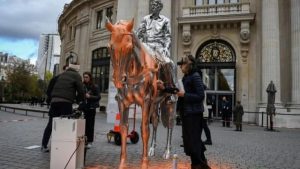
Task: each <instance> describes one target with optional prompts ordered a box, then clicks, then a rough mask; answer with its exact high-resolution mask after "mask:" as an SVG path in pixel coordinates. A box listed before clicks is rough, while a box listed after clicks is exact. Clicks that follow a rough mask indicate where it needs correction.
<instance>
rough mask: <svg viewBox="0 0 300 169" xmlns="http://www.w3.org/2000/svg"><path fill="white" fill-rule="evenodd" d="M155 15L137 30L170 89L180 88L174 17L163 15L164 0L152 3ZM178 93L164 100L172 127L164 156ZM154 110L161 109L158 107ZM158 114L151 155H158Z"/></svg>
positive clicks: (164, 116)
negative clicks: (174, 51) (172, 52)
mask: <svg viewBox="0 0 300 169" xmlns="http://www.w3.org/2000/svg"><path fill="white" fill-rule="evenodd" d="M150 5H151V12H152V13H151V14H149V15H147V16H145V17H144V18H143V20H142V22H141V24H140V26H139V28H138V30H137V32H136V34H137V36H138V38H139V39H140V40H141V42H142V43H143V45H144V47H145V49H146V50H147V51H148V52H149V53H150V54H151V55H152V56H154V57H155V60H157V61H158V63H159V65H160V70H159V78H160V79H161V80H162V81H163V82H164V85H165V87H166V88H176V86H177V77H176V66H175V64H174V62H173V61H172V60H171V58H170V47H171V28H170V20H169V19H168V18H167V17H165V16H163V15H160V11H161V10H162V8H163V3H162V2H161V0H153V1H152V2H151V4H150ZM176 101H177V96H176V95H170V96H169V97H167V98H166V100H163V101H162V102H161V103H160V110H161V118H162V123H163V126H164V127H166V128H167V129H168V135H167V143H166V149H165V153H164V155H163V157H164V158H165V159H168V158H170V150H171V139H172V128H173V126H174V118H175V110H176ZM154 112H158V110H155V111H154ZM156 117H158V115H156V116H155V117H152V122H153V133H152V140H151V146H150V149H149V153H148V154H149V156H154V154H155V146H156V129H157V123H158V118H156Z"/></svg>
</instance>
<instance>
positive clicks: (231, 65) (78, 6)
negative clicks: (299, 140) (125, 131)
mask: <svg viewBox="0 0 300 169" xmlns="http://www.w3.org/2000/svg"><path fill="white" fill-rule="evenodd" d="M150 1H151V0H122V1H118V0H113V1H111V0H101V1H99V0H88V1H81V0H73V1H72V2H71V3H70V4H66V5H65V8H64V10H63V13H62V15H61V16H60V18H59V33H60V36H61V40H62V45H61V47H62V49H61V60H60V62H61V65H63V64H65V62H66V58H67V57H68V56H69V55H70V53H71V52H75V53H76V54H77V56H78V62H79V63H80V66H81V70H80V72H81V73H82V72H84V71H91V72H92V74H93V77H94V79H95V82H96V83H97V84H98V85H99V86H100V88H101V92H102V93H103V94H102V95H103V96H104V97H105V95H107V96H106V98H108V99H107V100H105V99H104V100H102V105H107V112H108V113H109V111H117V110H112V108H113V107H117V106H116V105H115V103H113V101H110V100H113V98H114V94H115V90H114V89H113V88H114V87H113V85H112V83H111V81H110V78H111V72H112V70H111V69H112V68H111V67H110V60H109V58H110V56H109V53H108V51H107V48H106V46H107V43H108V41H109V33H108V32H107V31H106V30H105V27H104V24H105V20H104V18H106V17H107V18H109V19H110V20H111V21H112V22H113V23H115V22H116V21H118V20H129V19H132V18H134V20H135V28H137V26H138V25H139V23H140V21H141V19H142V18H143V17H144V16H145V15H147V14H148V13H149V4H150ZM162 2H163V3H164V8H163V11H162V12H161V13H162V14H163V15H165V16H167V17H169V18H170V20H171V26H172V49H171V55H172V59H173V60H174V61H175V62H176V61H177V60H180V59H181V58H182V56H184V55H186V54H192V55H194V56H195V57H196V58H197V59H198V60H199V62H200V64H201V67H202V68H203V69H202V74H203V80H204V82H205V83H206V84H207V86H208V87H209V90H208V92H207V93H208V102H209V104H211V105H212V115H213V117H215V118H218V117H220V105H221V99H222V97H224V96H225V97H227V99H228V100H229V101H230V102H231V103H232V106H234V104H235V102H236V101H237V100H240V101H241V102H242V105H243V106H244V109H245V111H246V113H245V115H244V117H243V121H245V122H251V123H256V124H259V125H264V126H265V125H266V122H267V121H266V114H265V113H264V114H262V112H266V105H267V98H268V95H267V92H266V88H267V86H268V84H269V83H270V81H273V82H274V84H275V87H276V90H277V92H276V100H275V106H276V113H277V115H276V116H275V121H274V125H275V126H277V127H290V128H300V86H299V85H300V78H299V74H300V72H299V71H300V69H299V62H300V59H299V57H300V56H299V53H300V51H299V50H300V42H299V41H300V37H299V36H300V29H299V27H300V22H299V21H300V17H299V16H300V15H299V14H300V12H299V11H300V1H298V0H182V1H171V0H162ZM128 9H130V10H128ZM60 67H61V66H60ZM177 73H178V77H179V78H180V77H182V74H181V72H180V71H177Z"/></svg>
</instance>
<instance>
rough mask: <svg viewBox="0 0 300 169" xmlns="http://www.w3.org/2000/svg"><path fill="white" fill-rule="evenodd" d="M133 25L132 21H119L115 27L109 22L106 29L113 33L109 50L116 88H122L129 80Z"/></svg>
mask: <svg viewBox="0 0 300 169" xmlns="http://www.w3.org/2000/svg"><path fill="white" fill-rule="evenodd" d="M133 24H134V20H131V21H119V22H118V23H117V24H115V25H113V24H111V23H110V22H109V21H108V22H107V23H106V28H107V30H109V31H110V32H111V39H110V42H109V44H108V48H109V49H110V51H111V62H112V65H113V68H114V69H113V70H114V72H113V82H114V84H115V87H116V88H118V89H119V88H122V87H123V84H124V83H125V82H126V80H127V74H126V71H127V70H126V68H127V67H128V64H129V61H130V55H131V54H132V50H133V33H132V29H133Z"/></svg>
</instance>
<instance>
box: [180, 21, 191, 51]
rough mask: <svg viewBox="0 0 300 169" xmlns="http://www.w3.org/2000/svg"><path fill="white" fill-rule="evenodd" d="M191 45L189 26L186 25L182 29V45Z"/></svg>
mask: <svg viewBox="0 0 300 169" xmlns="http://www.w3.org/2000/svg"><path fill="white" fill-rule="evenodd" d="M191 43H192V36H191V25H189V24H186V25H183V27H182V44H183V45H184V46H189V45H190V44H191Z"/></svg>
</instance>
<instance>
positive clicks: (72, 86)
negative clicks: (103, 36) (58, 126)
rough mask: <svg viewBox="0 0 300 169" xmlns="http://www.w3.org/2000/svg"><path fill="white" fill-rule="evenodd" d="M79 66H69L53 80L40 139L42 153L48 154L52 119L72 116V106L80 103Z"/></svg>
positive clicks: (81, 88) (80, 81) (81, 93)
mask: <svg viewBox="0 0 300 169" xmlns="http://www.w3.org/2000/svg"><path fill="white" fill-rule="evenodd" d="M78 69H79V65H77V64H74V63H73V64H71V63H70V64H69V65H68V66H67V68H66V71H64V72H63V73H61V74H60V75H59V76H58V77H57V79H56V80H55V84H53V86H52V89H51V92H50V91H49V97H51V103H50V110H49V121H48V124H47V126H46V128H45V130H44V134H43V139H42V147H41V151H42V152H49V149H48V142H49V139H50V136H51V133H52V121H53V118H54V117H59V116H62V115H70V114H72V111H73V108H72V104H73V103H74V102H77V103H79V102H82V101H83V99H84V90H83V83H82V80H81V76H80V74H79V73H78Z"/></svg>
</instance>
